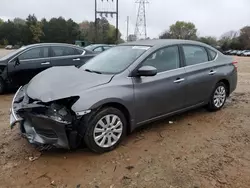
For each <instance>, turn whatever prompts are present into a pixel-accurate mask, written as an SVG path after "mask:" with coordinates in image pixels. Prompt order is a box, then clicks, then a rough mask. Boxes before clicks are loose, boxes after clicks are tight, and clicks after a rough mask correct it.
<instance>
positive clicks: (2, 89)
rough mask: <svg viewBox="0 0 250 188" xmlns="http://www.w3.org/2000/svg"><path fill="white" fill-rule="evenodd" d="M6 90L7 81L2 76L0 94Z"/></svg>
mask: <svg viewBox="0 0 250 188" xmlns="http://www.w3.org/2000/svg"><path fill="white" fill-rule="evenodd" d="M4 92H5V83H4V81H3V79H2V78H1V77H0V95H1V94H3V93H4Z"/></svg>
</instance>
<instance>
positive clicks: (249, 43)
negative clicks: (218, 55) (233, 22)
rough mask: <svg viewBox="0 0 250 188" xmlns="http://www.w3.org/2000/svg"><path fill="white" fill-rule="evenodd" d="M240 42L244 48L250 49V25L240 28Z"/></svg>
mask: <svg viewBox="0 0 250 188" xmlns="http://www.w3.org/2000/svg"><path fill="white" fill-rule="evenodd" d="M238 39H239V43H240V44H241V45H242V48H244V49H250V26H246V27H243V28H242V29H241V30H240V36H239V38H238Z"/></svg>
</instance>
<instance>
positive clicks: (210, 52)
mask: <svg viewBox="0 0 250 188" xmlns="http://www.w3.org/2000/svg"><path fill="white" fill-rule="evenodd" d="M207 50H208V53H209V55H210V57H211V60H214V59H215V58H216V56H217V52H215V51H213V50H211V49H207Z"/></svg>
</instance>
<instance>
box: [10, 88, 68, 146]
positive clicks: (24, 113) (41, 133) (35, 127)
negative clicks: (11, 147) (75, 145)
mask: <svg viewBox="0 0 250 188" xmlns="http://www.w3.org/2000/svg"><path fill="white" fill-rule="evenodd" d="M37 108H44V109H45V108H48V107H46V106H42V105H36V104H32V103H29V101H28V96H27V95H26V94H25V87H21V88H19V89H18V91H17V92H16V94H15V96H14V98H13V101H12V105H11V109H10V112H11V113H10V126H11V128H13V127H14V126H16V125H19V126H20V130H21V132H22V134H23V135H24V136H25V137H26V138H27V140H28V141H29V142H30V143H31V144H35V145H39V146H43V145H51V146H54V147H56V148H64V149H70V144H69V139H68V134H67V128H70V127H71V122H63V121H56V120H53V119H52V118H49V117H48V116H46V115H43V114H38V113H34V110H33V109H37Z"/></svg>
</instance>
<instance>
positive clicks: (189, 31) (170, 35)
mask: <svg viewBox="0 0 250 188" xmlns="http://www.w3.org/2000/svg"><path fill="white" fill-rule="evenodd" d="M159 38H160V39H186V40H197V41H200V42H203V43H206V44H209V45H211V46H214V47H217V48H220V49H222V50H228V49H236V50H246V49H249V50H250V26H245V27H243V28H242V29H240V31H239V32H236V31H229V32H227V33H225V34H223V35H222V36H221V37H220V39H218V40H217V39H216V38H215V37H212V36H207V37H198V35H197V28H196V26H195V25H194V24H193V23H191V22H183V21H177V22H176V23H175V24H173V25H171V26H170V27H169V29H168V30H167V31H164V32H163V33H162V34H161V35H160V37H159Z"/></svg>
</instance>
